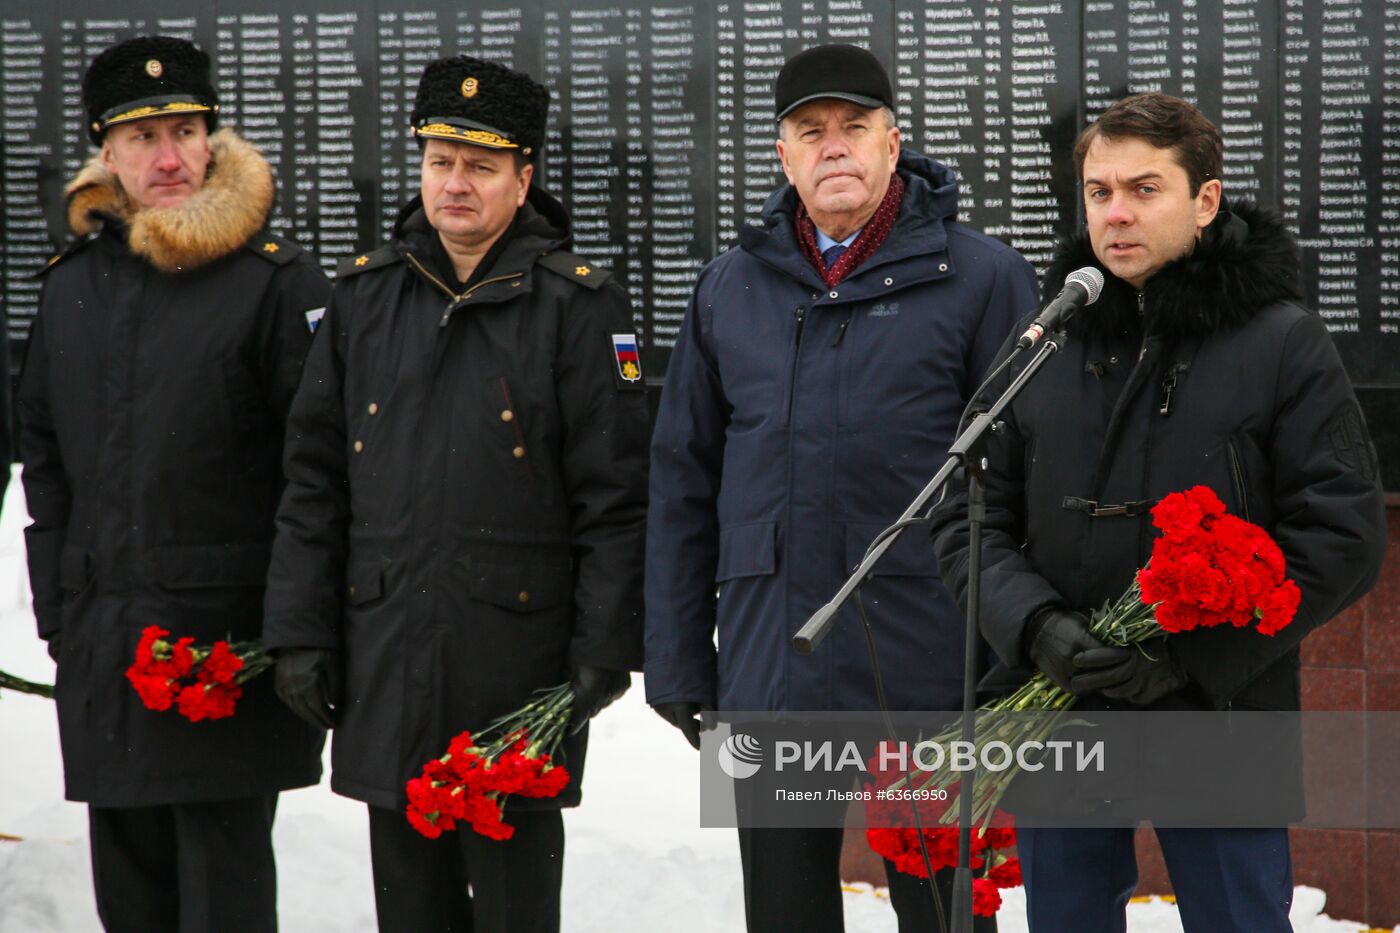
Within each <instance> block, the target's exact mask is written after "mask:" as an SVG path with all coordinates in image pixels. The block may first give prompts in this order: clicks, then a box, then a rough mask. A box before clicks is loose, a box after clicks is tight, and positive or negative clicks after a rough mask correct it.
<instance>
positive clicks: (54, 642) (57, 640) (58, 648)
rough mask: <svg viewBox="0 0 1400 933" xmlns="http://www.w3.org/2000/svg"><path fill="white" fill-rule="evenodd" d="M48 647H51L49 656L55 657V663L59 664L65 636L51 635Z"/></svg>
mask: <svg viewBox="0 0 1400 933" xmlns="http://www.w3.org/2000/svg"><path fill="white" fill-rule="evenodd" d="M46 647H47V648H48V649H49V657H51V658H53V663H55V664H57V663H58V656H59V655H60V654H62V653H63V636H62V635H52V636H50V637H49V640H48V643H47V645H46Z"/></svg>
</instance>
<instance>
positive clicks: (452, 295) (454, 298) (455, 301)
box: [404, 253, 525, 327]
mask: <svg viewBox="0 0 1400 933" xmlns="http://www.w3.org/2000/svg"><path fill="white" fill-rule="evenodd" d="M404 255H405V256H407V257H408V261H409V262H411V263H413V267H414V268H415V269H417V270H418V274H419V275H421V276H423V277H424V278H425V279H427V280H428V281H429V282H432V283H433V284H434V285H436V286H437V287H438V288H439V289H440V290H441V291H442V293H443V294H444V295H446V296H447V297H448V298H449V299H451V300H450V301H448V302H447V307H446V308H444V309H443V312H442V320H441V321H439V322H438V326H439V327H446V326H447V319H448V318H450V317H451V316H452V309H453V308H455V307H457V305H459V304H461V303H462V302H464V301H466V300H467V299H468V298H470V297H471V296H472V293H473V292H475V291H476V290H477V289H478V288H481V287H483V286H486V285H490V284H492V283H493V282H509V281H510V280H511V279H519V278H524V277H525V273H523V272H515V273H512V274H510V275H498V276H496V277H495V278H492V279H486V280H484V281H481V282H477V283H476V284H475V285H473V286H472V287H471V288H469V289H467V290H466V291H464V292H462V294H460V295H458V294H457V293H456V292H454V291H452V289H450V288H448V287H447V285H446V283H444V282H443V281H442V279H440V278H438V277H437V276H435V275H433V274H432V273H431V272H429V271H428V270H427V269H425V268H424V267H423V264H422V263H421V262H419V261H418V257H416V256H414V255H413V254H412V253H405V254H404Z"/></svg>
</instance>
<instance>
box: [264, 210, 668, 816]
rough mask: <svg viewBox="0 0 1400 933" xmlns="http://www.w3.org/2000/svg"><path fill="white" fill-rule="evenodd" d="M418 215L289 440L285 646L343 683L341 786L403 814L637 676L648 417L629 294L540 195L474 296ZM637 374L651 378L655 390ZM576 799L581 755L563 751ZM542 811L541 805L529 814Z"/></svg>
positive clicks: (370, 265)
mask: <svg viewBox="0 0 1400 933" xmlns="http://www.w3.org/2000/svg"><path fill="white" fill-rule="evenodd" d="M436 236H437V233H436V231H434V230H433V229H432V228H431V227H430V226H429V225H428V224H427V222H426V220H425V218H424V215H423V213H422V211H421V209H419V208H418V207H417V204H416V202H415V203H414V204H410V205H409V207H408V208H407V209H405V211H404V212H403V214H402V215H401V219H400V224H399V227H398V229H397V231H396V235H395V238H394V240H393V242H392V243H391V244H390V245H388V246H384V247H381V248H380V249H378V250H376V251H374V252H372V253H369V254H367V255H365V256H361V257H357V258H354V259H350V260H346V261H345V262H343V263H342V264H341V267H340V273H339V278H338V279H337V282H336V286H335V291H334V295H333V297H332V300H331V306H330V309H329V310H328V312H327V318H326V323H325V324H324V325H323V327H322V329H321V332H320V334H319V336H318V337H317V339H316V341H315V344H314V346H313V347H312V351H311V356H310V357H309V359H308V361H307V368H306V376H305V379H304V380H303V382H302V386H301V390H300V392H299V393H298V395H297V399H296V402H295V404H294V405H293V408H292V414H291V418H290V423H289V427H288V439H287V454H286V473H287V479H288V486H287V491H286V495H285V497H284V498H283V501H282V506H281V508H280V510H279V512H278V517H277V526H278V535H277V542H276V546H275V549H274V559H273V570H272V575H271V579H270V581H269V589H268V602H267V635H268V643H269V644H270V645H274V646H282V647H294V646H302V647H323V648H331V649H336V650H337V651H338V652H339V653H340V656H341V658H342V659H343V663H344V665H345V695H344V697H343V702H341V703H340V704H339V705H338V708H337V712H336V716H337V723H336V729H335V742H334V745H333V749H332V763H333V774H332V778H331V786H332V788H333V789H335V790H336V791H337V792H339V793H342V794H345V795H347V796H350V797H354V798H357V799H360V800H364V801H366V802H367V803H369V804H371V805H374V806H379V807H390V808H399V807H401V806H402V805H403V803H404V799H405V798H404V784H405V782H406V781H407V780H408V778H409V777H411V776H413V775H415V774H417V773H418V772H419V771H420V770H421V769H422V766H423V763H424V762H426V761H428V760H429V759H430V758H435V757H438V756H440V755H442V754H443V752H444V751H445V750H446V748H447V744H448V741H449V740H450V739H451V738H452V736H454V735H456V734H457V733H458V732H461V731H462V730H464V729H471V730H474V731H475V730H478V729H480V728H482V727H483V726H484V725H485V724H486V723H487V722H488V721H489V720H490V719H492V718H494V717H495V716H497V715H500V714H501V713H504V712H508V711H510V710H512V709H515V708H517V707H519V706H520V705H522V704H523V703H524V702H525V701H526V700H527V699H528V698H529V696H530V694H531V692H532V691H535V690H537V689H540V688H543V687H548V686H553V685H554V684H557V683H560V682H562V681H563V680H565V679H566V678H567V677H568V666H569V662H570V661H574V662H578V663H585V664H591V665H595V666H598V667H605V668H612V669H616V670H628V669H633V670H635V669H637V668H638V667H639V665H640V661H641V620H642V553H643V529H644V522H645V509H646V463H647V431H648V423H647V408H646V394H645V391H644V390H643V387H642V382H641V380H640V378H638V379H637V381H635V382H629V381H627V380H626V379H625V378H624V377H623V376H622V374H621V370H620V368H619V366H618V362H617V358H616V355H615V353H614V349H613V338H612V335H614V334H630V332H631V314H630V311H629V308H628V301H627V295H626V293H625V292H624V291H623V290H622V288H621V287H619V286H618V284H617V283H616V282H615V281H614V280H612V279H611V278H610V277H609V276H608V273H607V272H606V271H604V270H602V269H599V268H597V267H595V266H593V265H592V264H590V263H587V262H585V261H583V260H581V259H579V258H578V257H577V256H574V255H572V254H570V253H567V252H564V251H563V250H564V248H565V247H566V246H567V245H568V243H569V234H568V220H567V217H566V216H565V215H564V212H563V208H562V207H561V206H560V205H559V203H558V202H557V201H555V200H554V199H553V198H552V197H550V196H549V195H547V194H544V193H543V192H541V191H539V190H538V189H532V190H531V192H530V198H529V201H528V202H527V203H526V205H525V206H524V207H522V208H521V210H520V212H519V213H518V215H517V217H516V220H515V223H514V225H513V226H512V228H511V229H510V230H509V231H508V232H507V233H506V234H504V237H507V238H508V240H506V242H505V243H504V244H503V245H502V244H500V243H499V242H498V246H499V247H500V248H499V249H497V250H495V257H494V259H491V258H490V257H488V259H487V260H486V261H485V262H484V264H483V268H482V269H481V270H479V272H478V274H477V275H476V276H475V282H474V284H471V285H470V287H467V288H465V289H464V290H461V291H458V290H457V289H458V288H460V286H457V285H455V283H450V282H448V281H447V280H446V275H445V274H444V272H443V271H441V270H439V269H437V268H436V265H437V264H436V263H435V262H434V261H433V254H434V252H435V248H434V247H433V241H434V238H436ZM638 376H640V374H638ZM566 752H567V754H566V756H565V764H567V765H568V766H569V767H570V769H571V770H572V771H573V772H574V778H575V780H573V781H571V782H570V786H569V787H568V788H567V789H566V790H565V792H564V794H563V795H562V796H561V797H559V798H556V799H553V800H548V801H540V802H539V805H542V806H546V807H555V806H561V805H565V806H567V805H571V804H573V803H576V802H577V800H578V796H579V795H578V778H580V777H581V771H582V764H583V762H582V753H583V737H582V735H580V736H579V737H578V738H577V739H576V740H574V741H573V742H571V743H570V744H569V745H568V746H566ZM527 804H528V802H527Z"/></svg>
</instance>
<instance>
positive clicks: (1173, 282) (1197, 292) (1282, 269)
mask: <svg viewBox="0 0 1400 933" xmlns="http://www.w3.org/2000/svg"><path fill="white" fill-rule="evenodd" d="M1082 266H1096V267H1098V268H1099V269H1100V270H1101V271H1102V272H1103V273H1104V290H1103V293H1102V294H1101V295H1100V296H1099V300H1098V301H1097V302H1095V303H1094V304H1093V305H1091V306H1090V307H1088V308H1086V309H1084V311H1083V312H1082V313H1080V314H1079V315H1078V316H1076V318H1075V320H1074V322H1073V323H1072V324H1071V325H1070V326H1071V328H1072V329H1074V330H1078V331H1080V332H1081V333H1087V334H1100V335H1104V336H1109V335H1123V334H1134V335H1136V334H1140V333H1141V332H1142V329H1143V320H1142V319H1141V318H1140V317H1139V315H1138V292H1137V290H1136V289H1134V288H1133V287H1132V286H1131V285H1129V284H1128V283H1127V282H1124V281H1123V280H1122V279H1119V278H1117V277H1116V276H1114V275H1112V274H1110V273H1109V272H1108V271H1107V270H1106V269H1104V268H1103V265H1102V264H1101V263H1100V262H1099V261H1098V259H1097V258H1095V256H1094V251H1093V249H1092V247H1091V246H1090V244H1089V235H1088V232H1087V231H1086V230H1084V229H1082V228H1081V229H1080V231H1079V232H1078V233H1076V234H1075V235H1074V236H1072V237H1070V238H1069V239H1067V240H1062V241H1061V242H1060V244H1059V247H1058V248H1057V250H1056V254H1055V261H1054V263H1053V264H1052V265H1051V266H1050V269H1049V270H1048V271H1047V272H1046V275H1045V293H1046V294H1047V295H1049V296H1053V295H1056V294H1058V293H1059V291H1060V289H1061V288H1063V287H1064V281H1065V277H1066V276H1067V275H1069V273H1070V272H1072V271H1073V270H1075V269H1078V268H1080V267H1082ZM1300 268H1301V263H1300V261H1299V258H1298V247H1297V244H1296V243H1295V242H1294V240H1293V237H1292V235H1291V234H1290V233H1289V232H1288V230H1287V229H1286V228H1285V227H1284V225H1283V221H1282V219H1281V218H1280V217H1279V216H1278V215H1277V214H1275V213H1273V212H1272V211H1268V210H1266V209H1264V208H1262V207H1259V206H1258V205H1256V204H1254V203H1253V202H1252V201H1239V202H1238V203H1236V204H1234V205H1231V206H1228V207H1227V206H1226V205H1223V204H1222V206H1221V210H1220V213H1219V214H1218V215H1217V216H1216V218H1215V222H1214V223H1212V224H1211V225H1210V226H1209V227H1208V228H1206V232H1205V235H1204V236H1202V238H1201V241H1200V243H1198V244H1197V246H1196V248H1195V250H1193V251H1192V252H1191V254H1190V255H1188V256H1184V257H1182V258H1181V259H1178V260H1177V261H1175V262H1172V263H1168V264H1167V265H1166V266H1164V267H1163V268H1162V269H1161V271H1159V272H1158V273H1157V274H1156V275H1154V276H1153V277H1152V278H1151V279H1149V280H1148V281H1147V283H1146V285H1145V286H1144V287H1143V290H1142V295H1143V303H1142V307H1143V309H1144V312H1145V315H1146V324H1147V326H1148V328H1149V329H1150V331H1151V332H1152V333H1154V334H1157V335H1160V336H1162V337H1164V338H1167V339H1172V338H1183V337H1195V336H1205V335H1207V334H1213V333H1228V332H1229V331H1232V330H1235V329H1237V328H1239V327H1241V326H1242V325H1244V324H1245V323H1246V322H1247V321H1249V320H1250V319H1251V318H1253V317H1254V316H1255V315H1257V314H1258V313H1259V312H1260V311H1262V310H1264V309H1265V308H1267V307H1268V306H1269V305H1271V304H1275V303H1277V302H1281V301H1289V302H1295V303H1301V302H1302V301H1303V289H1302V285H1301V282H1300V281H1299V269H1300Z"/></svg>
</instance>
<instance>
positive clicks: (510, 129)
mask: <svg viewBox="0 0 1400 933" xmlns="http://www.w3.org/2000/svg"><path fill="white" fill-rule="evenodd" d="M548 120H549V89H548V88H546V87H545V86H544V85H542V84H536V83H535V81H534V80H533V79H532V78H531V77H530V76H529V75H527V74H524V73H522V72H519V71H514V70H512V69H510V68H507V67H505V66H504V65H498V64H496V63H495V62H486V61H482V60H481V59H479V58H472V57H470V56H467V55H457V56H454V57H452V58H439V59H438V60H437V61H435V62H429V63H428V65H427V67H426V68H424V69H423V77H422V78H420V79H419V81H418V96H417V97H416V98H414V101H413V113H412V115H411V116H410V118H409V122H411V123H412V124H413V134H414V135H415V136H417V137H419V138H420V139H447V140H451V141H452V142H456V143H470V144H471V145H473V146H483V147H485V148H487V149H515V150H517V151H519V152H520V154H521V155H523V156H525V157H526V158H530V159H533V158H535V157H537V156H538V155H539V152H540V150H541V149H542V148H543V147H544V134H545V124H546V123H547V122H548Z"/></svg>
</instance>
